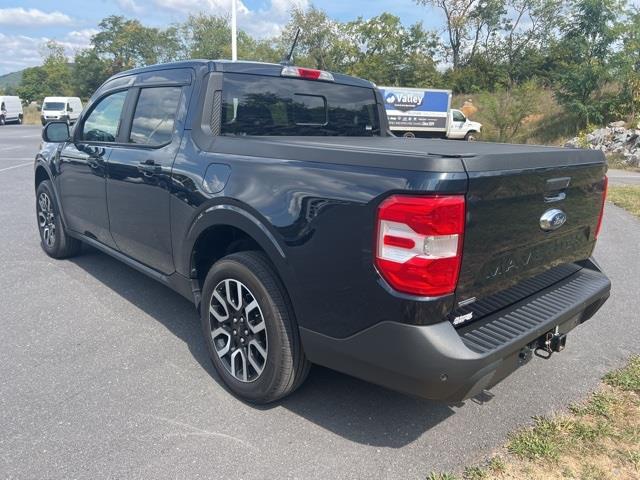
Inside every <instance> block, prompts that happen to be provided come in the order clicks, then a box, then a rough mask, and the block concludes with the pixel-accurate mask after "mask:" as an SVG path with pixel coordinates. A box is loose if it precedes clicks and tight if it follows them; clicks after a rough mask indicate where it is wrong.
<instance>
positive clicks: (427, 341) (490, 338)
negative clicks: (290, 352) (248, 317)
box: [300, 262, 611, 402]
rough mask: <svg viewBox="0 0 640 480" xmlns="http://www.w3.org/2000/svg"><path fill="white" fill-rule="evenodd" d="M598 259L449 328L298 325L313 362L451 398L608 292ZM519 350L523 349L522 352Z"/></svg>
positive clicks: (588, 311) (486, 383) (508, 369)
mask: <svg viewBox="0 0 640 480" xmlns="http://www.w3.org/2000/svg"><path fill="white" fill-rule="evenodd" d="M610 289H611V283H610V281H609V279H608V278H607V277H606V275H604V274H603V273H602V272H601V271H600V270H599V268H598V267H597V265H596V264H595V263H593V262H587V266H586V267H585V268H583V269H581V270H579V271H577V272H576V273H574V274H573V275H571V276H569V277H567V278H565V279H564V280H562V281H560V282H558V283H556V284H554V285H552V286H550V287H548V288H546V289H544V290H541V291H539V292H538V293H536V294H535V295H532V296H530V297H527V298H526V299H524V300H522V301H520V302H517V303H515V304H513V305H510V306H509V307H507V308H504V309H502V310H499V311H497V312H495V313H494V314H492V315H490V316H487V317H485V318H482V319H480V320H478V321H476V322H473V323H471V324H470V325H468V326H465V327H463V328H461V329H459V330H456V329H455V328H454V327H453V326H452V325H451V323H450V322H440V323H437V324H434V325H426V326H417V325H407V324H403V323H397V322H390V321H388V322H381V323H379V324H377V325H375V326H373V327H371V328H368V329H366V330H364V331H362V332H359V333H357V334H355V335H352V336H350V337H347V338H344V339H336V338H331V337H327V336H325V335H322V334H319V333H316V332H313V331H310V330H307V329H304V328H301V329H300V332H301V336H302V341H303V345H304V349H305V353H306V355H307V357H308V358H309V360H311V361H312V362H313V363H317V364H320V365H324V366H326V367H329V368H332V369H335V370H338V371H341V372H344V373H347V374H350V375H353V376H356V377H359V378H362V379H364V380H367V381H370V382H372V383H377V384H379V385H382V386H385V387H388V388H392V389H394V390H398V391H401V392H404V393H408V394H413V395H418V396H421V397H424V398H429V399H434V400H443V401H449V402H456V401H460V400H463V399H465V398H469V397H472V396H474V395H477V394H478V393H480V392H481V391H482V390H484V389H487V388H490V387H492V386H493V385H495V384H496V383H498V382H499V381H500V380H502V379H504V378H505V377H506V376H507V375H509V374H510V373H512V372H513V371H514V370H516V369H517V368H518V367H519V366H521V365H522V364H524V363H526V362H527V361H528V359H529V358H530V355H523V354H522V353H523V352H528V351H529V348H528V345H530V344H532V342H535V341H536V340H537V339H538V338H539V337H541V336H542V335H544V334H545V333H546V332H549V331H550V330H553V329H555V328H556V327H558V330H559V332H560V333H567V332H569V331H570V330H572V329H573V328H575V327H576V326H578V325H580V324H581V323H583V322H585V321H586V320H588V319H589V318H591V317H592V316H593V314H594V313H595V312H597V311H598V309H599V308H600V307H601V306H602V305H603V304H604V302H605V301H606V299H607V298H608V297H609V292H610ZM523 349H526V350H523Z"/></svg>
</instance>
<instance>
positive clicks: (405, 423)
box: [70, 246, 455, 448]
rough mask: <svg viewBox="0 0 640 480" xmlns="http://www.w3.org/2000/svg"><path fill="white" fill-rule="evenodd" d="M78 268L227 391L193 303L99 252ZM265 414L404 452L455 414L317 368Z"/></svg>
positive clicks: (89, 251)
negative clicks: (160, 328) (284, 413)
mask: <svg viewBox="0 0 640 480" xmlns="http://www.w3.org/2000/svg"><path fill="white" fill-rule="evenodd" d="M70 261H72V262H73V263H75V264H76V265H77V266H79V267H80V268H82V269H83V270H84V271H86V272H87V273H88V274H90V275H91V276H93V277H94V278H96V279H97V280H99V281H100V282H101V283H103V284H104V285H105V286H107V287H109V288H110V289H111V290H113V291H114V292H115V293H117V294H118V295H120V296H121V297H123V298H124V299H126V300H127V301H129V302H131V303H132V304H133V305H135V306H136V307H137V308H139V309H141V310H143V311H144V312H145V313H146V314H148V315H150V316H151V317H153V318H154V319H155V320H157V321H158V322H160V323H161V324H162V325H164V326H165V327H166V328H167V330H169V331H170V332H171V333H172V334H174V335H175V336H176V337H178V338H180V339H181V340H182V341H184V342H185V343H186V344H187V346H188V348H189V350H190V352H191V354H192V355H193V357H194V358H195V359H196V360H197V361H198V363H200V365H201V366H202V368H204V369H205V370H206V371H207V372H208V373H209V375H210V376H211V377H212V378H213V379H214V380H215V381H216V382H217V383H218V384H219V385H220V386H221V387H222V388H226V387H225V385H224V383H223V382H222V380H221V379H220V377H219V376H218V374H217V373H216V371H215V370H214V368H213V366H212V364H211V361H210V359H209V354H208V352H207V349H206V346H205V344H204V341H203V339H202V334H201V330H200V319H199V317H198V314H197V312H196V310H195V309H194V307H193V304H192V303H191V302H189V301H188V300H187V299H185V298H183V297H182V296H180V295H179V294H178V293H175V292H173V291H172V290H170V289H169V288H167V287H165V286H164V285H162V284H160V283H158V282H156V281H155V280H152V279H150V278H148V277H146V276H145V275H143V274H141V273H139V272H137V271H136V270H134V269H132V268H130V267H128V266H127V265H125V264H123V263H121V262H119V261H118V260H115V259H113V258H111V257H109V256H108V255H106V254H103V253H101V252H98V251H97V250H95V249H93V248H90V247H86V246H85V249H84V251H83V253H82V254H81V255H80V256H78V257H75V258H73V259H71V260H70ZM246 405H248V406H250V407H251V408H257V409H259V410H266V411H268V410H270V409H272V408H277V407H283V408H286V409H288V410H290V411H291V412H293V413H295V414H296V415H299V416H300V417H303V418H305V419H307V420H309V421H310V422H313V423H315V424H316V425H318V426H320V427H322V428H325V429H327V430H329V431H331V432H333V433H335V434H337V435H340V436H341V437H344V438H346V439H348V440H351V441H354V442H357V443H361V444H365V445H374V446H380V447H389V448H400V447H403V446H405V445H407V444H409V443H412V442H413V441H415V440H416V439H417V438H419V437H420V436H421V435H422V434H424V433H425V432H426V431H428V430H429V429H431V428H433V427H434V426H436V425H438V424H439V423H440V422H442V421H444V420H445V419H446V418H448V417H449V416H451V415H453V414H454V413H455V411H454V410H453V408H451V407H450V406H448V405H445V404H441V403H436V402H430V401H428V400H423V399H419V398H414V397H410V396H407V395H403V394H400V393H396V392H393V391H391V390H387V389H385V388H382V387H378V386H376V385H373V384H370V383H367V382H363V381H361V380H358V379H356V378H353V377H350V376H347V375H344V374H341V373H338V372H335V371H333V370H329V369H326V368H323V367H319V366H314V367H313V368H312V369H311V373H310V374H309V378H308V379H307V381H306V382H305V383H304V384H303V385H302V387H301V388H300V389H299V390H298V391H296V392H295V393H294V394H293V395H291V396H290V397H288V398H286V399H284V400H282V401H280V402H276V403H274V404H271V405H267V406H255V405H251V404H246Z"/></svg>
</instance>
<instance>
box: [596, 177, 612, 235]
mask: <svg viewBox="0 0 640 480" xmlns="http://www.w3.org/2000/svg"><path fill="white" fill-rule="evenodd" d="M608 188H609V177H607V176H606V175H605V176H604V180H603V185H602V205H601V207H600V216H599V217H598V225H597V226H596V235H595V238H598V235H600V229H601V228H602V217H603V216H604V202H605V200H606V199H607V189H608Z"/></svg>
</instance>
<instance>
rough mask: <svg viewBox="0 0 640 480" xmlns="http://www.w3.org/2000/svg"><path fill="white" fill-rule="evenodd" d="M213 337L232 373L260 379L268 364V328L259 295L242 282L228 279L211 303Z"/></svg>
mask: <svg viewBox="0 0 640 480" xmlns="http://www.w3.org/2000/svg"><path fill="white" fill-rule="evenodd" d="M209 323H210V326H211V339H212V341H213V348H214V350H215V352H216V354H217V355H218V358H219V359H220V361H221V362H222V364H223V365H224V367H225V369H226V370H227V372H228V373H230V374H231V375H232V376H233V377H234V378H235V379H236V380H239V381H241V382H253V381H254V380H256V379H257V378H258V377H260V375H261V374H262V372H263V371H264V368H265V366H266V364H267V354H268V343H267V329H266V324H265V320H264V315H263V313H262V309H261V308H260V305H259V304H258V301H257V300H256V297H255V295H254V294H253V293H252V292H251V290H249V288H247V286H246V285H244V284H243V283H242V282H240V281H238V280H235V279H232V278H227V279H224V280H222V281H221V282H219V283H218V284H217V285H216V287H215V288H214V289H213V294H212V295H211V301H210V302H209Z"/></svg>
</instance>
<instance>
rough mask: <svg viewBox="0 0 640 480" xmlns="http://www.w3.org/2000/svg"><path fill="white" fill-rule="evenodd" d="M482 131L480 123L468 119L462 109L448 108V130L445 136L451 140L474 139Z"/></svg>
mask: <svg viewBox="0 0 640 480" xmlns="http://www.w3.org/2000/svg"><path fill="white" fill-rule="evenodd" d="M481 131H482V124H481V123H478V122H474V121H472V120H469V119H468V118H467V117H466V116H465V114H464V113H462V111H460V110H457V109H455V108H452V109H451V110H449V130H448V131H447V138H450V139H452V140H467V141H470V142H472V141H475V140H477V139H478V137H479V135H480V132H481Z"/></svg>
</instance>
